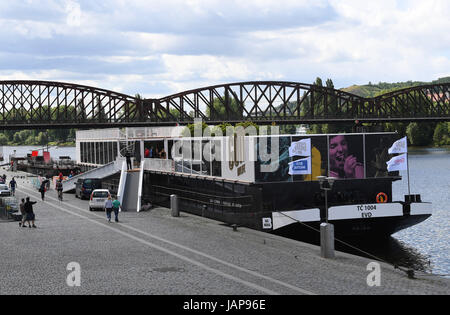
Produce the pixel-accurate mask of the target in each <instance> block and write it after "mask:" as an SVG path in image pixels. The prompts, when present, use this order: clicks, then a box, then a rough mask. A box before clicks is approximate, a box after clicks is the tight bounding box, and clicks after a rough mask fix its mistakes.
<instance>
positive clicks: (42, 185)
mask: <svg viewBox="0 0 450 315" xmlns="http://www.w3.org/2000/svg"><path fill="white" fill-rule="evenodd" d="M46 190H47V182H46V181H45V180H44V181H43V182H42V183H41V187H39V192H40V193H41V198H42V201H44V198H45V192H46Z"/></svg>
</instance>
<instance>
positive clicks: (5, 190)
mask: <svg viewBox="0 0 450 315" xmlns="http://www.w3.org/2000/svg"><path fill="white" fill-rule="evenodd" d="M4 196H11V190H9V187H8V185H6V184H0V197H4Z"/></svg>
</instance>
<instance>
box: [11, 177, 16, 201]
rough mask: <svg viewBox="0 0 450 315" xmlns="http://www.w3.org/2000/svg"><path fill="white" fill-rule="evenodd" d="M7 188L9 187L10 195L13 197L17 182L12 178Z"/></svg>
mask: <svg viewBox="0 0 450 315" xmlns="http://www.w3.org/2000/svg"><path fill="white" fill-rule="evenodd" d="M9 187H11V194H12V195H13V196H15V195H16V187H17V182H16V180H15V179H14V177H13V178H12V179H11V181H10V182H9Z"/></svg>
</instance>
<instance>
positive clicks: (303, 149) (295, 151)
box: [289, 138, 311, 157]
mask: <svg viewBox="0 0 450 315" xmlns="http://www.w3.org/2000/svg"><path fill="white" fill-rule="evenodd" d="M310 155H311V138H308V139H303V140H300V141H297V142H292V143H291V146H290V147H289V157H292V156H310Z"/></svg>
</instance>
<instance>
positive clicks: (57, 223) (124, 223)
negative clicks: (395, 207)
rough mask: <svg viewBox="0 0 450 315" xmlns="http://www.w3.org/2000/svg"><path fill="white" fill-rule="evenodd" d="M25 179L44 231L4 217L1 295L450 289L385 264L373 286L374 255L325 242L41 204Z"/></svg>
mask: <svg viewBox="0 0 450 315" xmlns="http://www.w3.org/2000/svg"><path fill="white" fill-rule="evenodd" d="M7 175H8V178H11V175H12V174H8V173H7ZM15 175H20V174H17V173H16V174H15ZM17 181H18V191H17V194H16V195H17V197H18V198H23V197H25V196H30V197H31V200H35V201H38V203H37V204H36V205H35V206H34V209H35V213H36V217H37V221H36V225H37V228H36V229H33V228H19V226H18V223H17V222H0V257H1V260H0V266H1V267H0V279H1V281H0V294H160V295H168V294H183V295H200V294H201V295H217V294H219V295H256V294H262V295H269V294H281V295H292V294H295V295H298V294H449V293H450V289H449V280H448V279H443V278H437V277H429V276H427V277H419V278H418V279H408V278H407V277H406V275H405V273H404V272H402V271H399V270H395V269H394V268H393V267H391V266H389V265H385V264H383V263H380V265H381V282H380V286H372V287H371V286H369V285H368V284H367V278H368V276H369V274H370V273H371V270H369V271H368V270H367V266H368V264H369V263H370V262H371V260H369V259H366V258H362V257H358V256H353V255H349V254H345V253H337V257H336V258H335V259H324V258H321V257H320V248H318V247H317V246H313V245H310V244H305V243H301V242H298V241H293V240H289V239H285V238H281V237H278V236H274V235H270V234H267V233H262V232H258V231H254V230H250V229H246V228H238V231H236V232H235V231H233V230H232V229H231V228H229V227H227V226H225V225H223V224H220V222H217V221H213V220H209V219H205V218H201V217H198V216H193V215H190V214H186V213H183V212H182V213H181V216H180V217H178V218H174V217H172V216H171V215H170V211H169V210H168V209H164V208H156V209H153V210H151V211H147V212H141V213H131V212H122V213H121V214H120V223H108V222H107V220H106V217H105V215H104V213H103V212H101V211H98V212H97V211H96V212H89V211H88V201H87V200H78V199H76V198H75V197H74V195H73V194H64V201H62V202H60V201H58V200H57V196H56V192H55V191H53V190H50V191H49V192H48V193H47V194H46V198H45V201H41V200H40V194H39V193H38V192H37V190H36V189H35V188H33V187H31V185H30V184H29V180H28V179H27V178H19V179H18V180H17ZM181 210H182V209H181ZM70 263H76V264H78V265H77V266H79V267H80V279H81V282H80V286H69V285H68V282H67V279H68V278H69V279H72V278H71V277H70V276H71V275H73V272H75V271H76V270H77V269H70V268H69V269H68V267H71V265H70Z"/></svg>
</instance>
